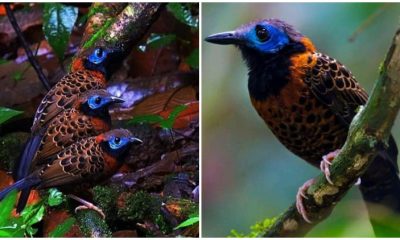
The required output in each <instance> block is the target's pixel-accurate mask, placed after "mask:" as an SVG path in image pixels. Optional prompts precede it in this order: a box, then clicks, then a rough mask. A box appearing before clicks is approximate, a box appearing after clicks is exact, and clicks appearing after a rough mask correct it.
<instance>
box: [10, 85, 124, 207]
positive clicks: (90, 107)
mask: <svg viewBox="0 0 400 240" xmlns="http://www.w3.org/2000/svg"><path fill="white" fill-rule="evenodd" d="M121 102H123V100H122V99H121V98H117V97H114V96H113V95H111V94H109V93H108V92H107V91H106V90H104V89H100V90H89V91H87V92H84V93H82V94H78V97H77V98H76V99H75V102H74V103H73V105H72V108H70V109H67V110H65V111H63V112H61V113H60V114H59V115H57V116H56V117H55V118H54V119H53V120H52V121H51V122H50V123H49V125H48V127H44V128H42V129H41V130H40V131H39V132H38V133H36V134H35V135H33V136H32V137H31V138H30V139H29V140H28V142H27V144H26V147H25V149H24V151H23V154H22V157H21V160H20V163H22V165H23V166H26V167H25V168H18V169H16V172H15V174H16V180H20V179H22V178H24V177H26V176H27V175H28V174H29V173H30V172H32V171H34V170H35V169H36V168H37V167H40V166H41V165H43V164H47V161H48V159H49V158H51V157H52V156H53V155H55V154H57V153H58V152H60V151H61V150H63V149H64V148H65V147H67V146H69V145H71V144H72V143H74V142H77V141H79V140H80V139H82V138H86V137H90V136H97V135H99V134H100V133H104V132H107V131H109V130H110V128H111V117H110V114H109V113H108V108H109V106H110V105H111V104H114V103H121ZM29 193H30V190H29V189H26V190H24V191H23V192H22V194H21V197H20V200H19V202H18V207H17V211H18V212H20V211H22V209H23V208H24V207H25V204H26V200H27V199H28V196H29Z"/></svg>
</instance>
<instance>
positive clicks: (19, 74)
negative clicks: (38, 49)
mask: <svg viewBox="0 0 400 240" xmlns="http://www.w3.org/2000/svg"><path fill="white" fill-rule="evenodd" d="M11 77H12V79H13V80H14V81H15V82H19V81H21V80H22V78H23V77H24V72H22V71H16V72H14V73H13V74H12V75H11Z"/></svg>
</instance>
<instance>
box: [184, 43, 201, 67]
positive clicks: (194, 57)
mask: <svg viewBox="0 0 400 240" xmlns="http://www.w3.org/2000/svg"><path fill="white" fill-rule="evenodd" d="M186 63H187V64H189V66H191V67H192V68H196V69H198V68H199V49H198V48H196V49H195V50H193V52H192V53H191V54H190V55H189V57H188V58H187V59H186Z"/></svg>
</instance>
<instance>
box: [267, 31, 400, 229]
mask: <svg viewBox="0 0 400 240" xmlns="http://www.w3.org/2000/svg"><path fill="white" fill-rule="evenodd" d="M399 73H400V29H399V30H398V31H397V32H396V34H395V36H394V39H393V42H392V45H391V47H390V49H389V52H388V53H387V55H386V59H385V61H384V63H383V66H382V69H381V73H380V76H379V79H378V80H377V82H376V83H375V87H374V89H373V91H372V94H371V96H370V98H369V100H368V102H367V104H366V105H365V107H361V108H360V111H359V112H358V114H357V115H356V116H355V117H354V119H353V121H352V123H351V125H350V129H349V134H348V137H347V140H346V143H345V144H344V146H343V147H342V149H341V152H340V154H339V155H338V156H337V157H336V158H335V159H334V161H333V163H332V165H331V168H330V170H331V179H332V181H333V183H334V185H331V184H329V183H328V182H327V181H326V179H325V176H324V175H323V174H321V175H319V176H318V177H317V178H316V182H315V183H314V184H313V185H312V186H311V187H310V188H309V189H308V191H307V197H308V199H305V201H304V206H305V208H306V209H307V212H308V213H309V216H310V217H311V219H312V220H313V223H312V224H309V223H307V222H305V221H304V220H303V218H302V217H301V216H300V215H299V213H298V212H297V209H296V206H295V204H293V205H292V206H291V207H289V208H288V209H287V210H286V211H285V212H284V213H283V214H282V215H281V216H279V217H278V219H277V220H276V222H275V223H274V224H273V225H272V226H271V227H270V228H269V229H268V230H267V231H266V232H265V234H264V237H293V236H296V237H300V236H304V235H305V234H307V232H309V231H310V230H311V229H312V228H313V227H314V226H316V225H317V224H318V223H319V222H321V221H323V220H324V219H326V218H327V217H328V216H329V214H330V213H331V211H332V209H333V208H334V206H335V205H336V203H337V202H338V201H340V200H341V199H342V198H343V196H344V195H345V194H346V193H347V191H348V190H349V189H350V188H351V187H352V186H353V185H354V183H355V182H356V180H357V179H358V178H359V177H360V176H361V175H362V174H363V173H364V172H365V170H366V169H367V168H368V166H369V164H370V163H371V162H372V161H373V160H374V157H375V156H376V154H377V153H378V151H379V150H382V148H383V147H384V146H387V141H388V138H389V136H390V131H391V128H392V126H393V123H394V121H395V119H396V116H397V113H398V111H399V108H400V94H399V92H400V74H399Z"/></svg>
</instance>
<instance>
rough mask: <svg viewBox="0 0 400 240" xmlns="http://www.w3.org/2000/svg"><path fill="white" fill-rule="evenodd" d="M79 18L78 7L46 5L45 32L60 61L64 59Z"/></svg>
mask: <svg viewBox="0 0 400 240" xmlns="http://www.w3.org/2000/svg"><path fill="white" fill-rule="evenodd" d="M77 17H78V8H77V7H73V6H66V5H63V4H61V3H44V8H43V32H44V35H45V37H46V39H47V41H48V42H49V44H50V46H51V47H52V48H53V50H54V52H55V54H56V55H57V57H58V58H59V59H60V60H63V59H64V52H65V50H66V48H67V46H68V41H69V38H70V35H71V32H72V28H73V27H74V25H75V21H76V19H77Z"/></svg>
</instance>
